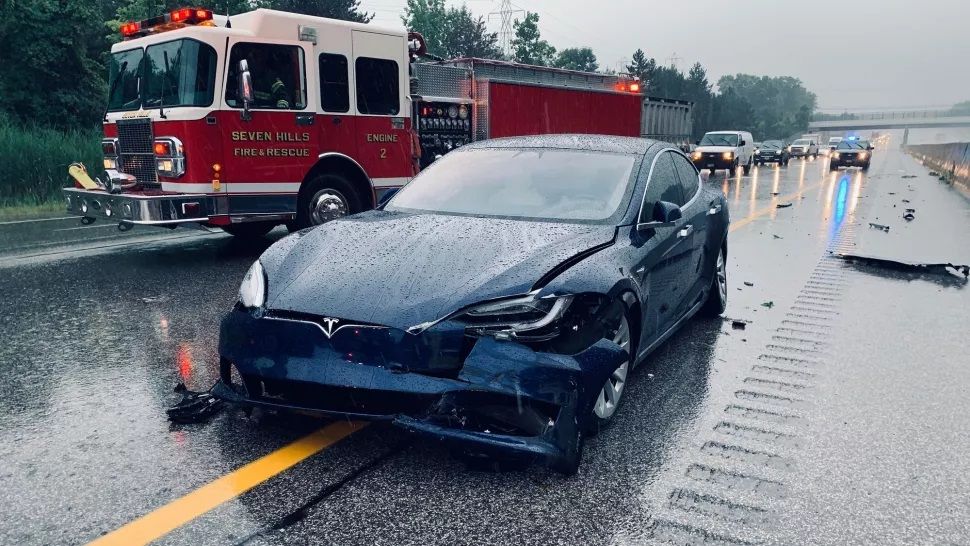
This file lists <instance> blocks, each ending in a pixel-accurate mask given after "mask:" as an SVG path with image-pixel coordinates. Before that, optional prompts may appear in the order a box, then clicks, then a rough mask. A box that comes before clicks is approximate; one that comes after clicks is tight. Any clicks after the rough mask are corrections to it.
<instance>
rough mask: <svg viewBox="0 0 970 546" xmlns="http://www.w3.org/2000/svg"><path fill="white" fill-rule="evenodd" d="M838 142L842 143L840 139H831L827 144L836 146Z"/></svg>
mask: <svg viewBox="0 0 970 546" xmlns="http://www.w3.org/2000/svg"><path fill="white" fill-rule="evenodd" d="M839 142H842V139H841V138H839V137H832V138H830V139H829V144H838V143H839Z"/></svg>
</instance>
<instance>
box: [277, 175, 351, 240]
mask: <svg viewBox="0 0 970 546" xmlns="http://www.w3.org/2000/svg"><path fill="white" fill-rule="evenodd" d="M362 210H364V206H363V203H362V202H361V198H360V196H359V195H357V193H356V192H355V191H354V187H353V186H352V185H351V183H350V181H348V180H347V179H346V178H344V177H343V176H342V175H339V174H321V175H317V176H315V177H314V178H312V179H310V181H309V182H307V183H306V184H305V185H304V186H303V188H301V190H300V197H299V198H298V199H297V204H296V221H295V222H291V223H289V224H287V227H289V228H290V231H298V230H301V229H304V228H308V227H311V226H318V225H320V224H323V223H326V222H329V221H330V220H335V219H337V218H340V217H342V216H347V215H349V214H355V213H358V212H361V211H362Z"/></svg>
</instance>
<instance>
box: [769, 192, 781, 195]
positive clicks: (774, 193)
mask: <svg viewBox="0 0 970 546" xmlns="http://www.w3.org/2000/svg"><path fill="white" fill-rule="evenodd" d="M771 195H781V192H777V191H773V192H771Z"/></svg>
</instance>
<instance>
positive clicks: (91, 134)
mask: <svg viewBox="0 0 970 546" xmlns="http://www.w3.org/2000/svg"><path fill="white" fill-rule="evenodd" d="M75 161H80V162H82V163H84V165H85V166H86V167H87V168H88V171H89V172H91V173H97V172H99V171H100V170H101V132H100V130H98V129H87V130H61V129H54V128H50V127H41V126H22V125H19V124H16V123H13V122H9V121H4V120H3V119H2V118H0V208H6V207H10V206H14V205H24V206H37V205H43V204H45V203H51V202H54V203H57V205H58V206H60V202H61V193H60V190H61V188H63V187H65V186H67V185H69V178H68V175H67V167H68V166H69V165H70V164H71V163H74V162H75Z"/></svg>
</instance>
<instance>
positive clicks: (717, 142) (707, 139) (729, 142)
mask: <svg viewBox="0 0 970 546" xmlns="http://www.w3.org/2000/svg"><path fill="white" fill-rule="evenodd" d="M737 145H738V135H735V134H732V133H707V134H706V135H704V138H702V139H701V146H737Z"/></svg>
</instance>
